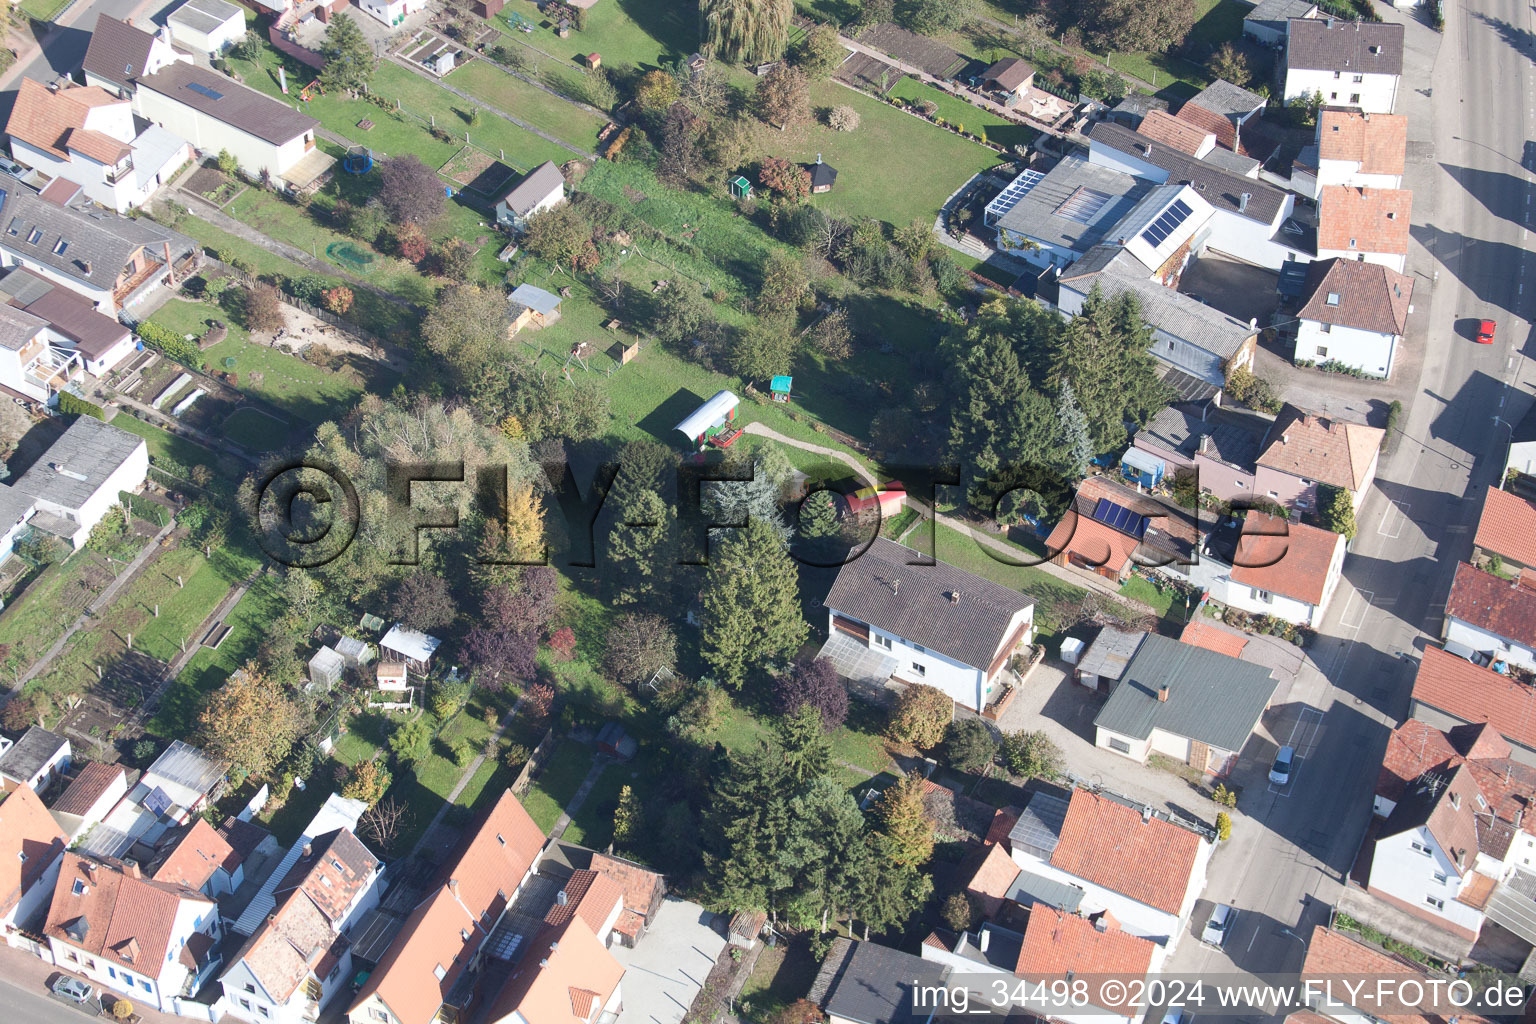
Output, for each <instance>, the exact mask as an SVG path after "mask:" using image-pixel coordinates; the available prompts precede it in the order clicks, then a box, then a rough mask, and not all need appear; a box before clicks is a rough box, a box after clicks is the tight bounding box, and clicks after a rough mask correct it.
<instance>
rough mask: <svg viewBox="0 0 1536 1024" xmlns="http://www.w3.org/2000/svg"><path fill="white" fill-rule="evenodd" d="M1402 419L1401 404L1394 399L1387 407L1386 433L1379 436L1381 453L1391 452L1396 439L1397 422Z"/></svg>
mask: <svg viewBox="0 0 1536 1024" xmlns="http://www.w3.org/2000/svg"><path fill="white" fill-rule="evenodd" d="M1402 417H1403V403H1402V402H1399V401H1398V400H1397V399H1395V398H1394V399H1393V400H1392V404H1391V405H1389V406H1387V423H1386V433H1385V434H1382V435H1381V450H1382V451H1384V452H1389V451H1391V450H1392V445H1393V444H1394V443H1395V438H1396V437H1397V421H1398V420H1400V419H1402Z"/></svg>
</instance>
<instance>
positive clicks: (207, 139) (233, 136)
mask: <svg viewBox="0 0 1536 1024" xmlns="http://www.w3.org/2000/svg"><path fill="white" fill-rule="evenodd" d="M230 88H232V89H238V88H243V86H236V85H231V86H230ZM273 102H276V101H273ZM134 103H135V106H136V109H137V110H138V112H139V113H140V114H141V115H143V116H144V117H146V118H148V119H149V120H151V121H153V122H155V123H156V124H158V125H160V127H162V128H164V129H166V130H167V131H173V132H175V133H176V134H177V135H180V136H181V137H182V138H184V139H186V140H187V141H188V142H190V143H192V145H193V146H195V147H197V148H198V149H200V150H202V151H203V152H204V153H207V154H212V155H217V154H218V153H219V152H221V151H223V150H226V149H227V150H229V153H230V155H231V156H233V157H234V158H235V160H236V162H238V163H239V164H240V167H241V169H242V170H244V171H245V172H246V173H247V174H252V175H259V174H261V172H262V171H266V172H267V173H268V174H271V175H272V176H273V177H277V176H278V175H281V174H282V173H283V172H285V171H287V170H288V169H289V168H290V167H292V166H293V165H294V164H296V163H298V162H299V161H300V160H301V159H303V157H304V154H305V153H306V152H308V149H307V148H306V147H305V145H304V140H305V138H306V137H307V136H308V134H309V133H307V132H306V133H305V134H303V135H297V136H294V137H293V138H292V139H289V140H288V141H287V142H285V143H283V144H282V145H274V144H273V143H270V142H267V141H266V140H265V139H258V138H257V137H256V136H254V135H249V134H247V133H246V132H243V131H241V130H240V129H238V128H236V127H234V126H233V125H228V124H225V123H224V122H223V121H220V120H219V119H218V118H216V117H212V116H210V115H208V114H205V113H203V112H202V111H200V110H196V109H194V108H192V107H189V106H187V105H186V104H184V103H182V102H180V101H178V100H175V99H172V98H171V97H169V96H163V95H161V94H160V93H158V92H155V91H153V90H151V89H147V88H144V87H142V86H141V87H140V88H139V89H138V91H137V92H136V93H135V98H134Z"/></svg>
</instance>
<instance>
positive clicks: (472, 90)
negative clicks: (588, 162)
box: [445, 60, 607, 153]
mask: <svg viewBox="0 0 1536 1024" xmlns="http://www.w3.org/2000/svg"><path fill="white" fill-rule="evenodd" d="M445 81H446V82H447V83H448V84H449V85H452V86H454V87H455V88H458V89H462V90H464V91H465V92H467V93H469V94H470V95H471V96H475V97H477V98H479V99H482V100H484V101H485V102H486V103H488V104H490V105H491V106H493V107H495V108H496V109H498V110H502V111H505V112H506V113H508V114H511V115H512V116H513V117H516V118H518V119H519V120H521V121H526V122H527V123H528V124H531V125H533V126H534V127H535V128H538V129H539V130H541V131H546V132H549V133H550V134H551V135H553V136H555V137H556V138H560V139H564V140H565V141H566V142H569V143H570V144H571V145H573V146H576V147H578V148H580V149H583V150H586V151H587V152H589V153H593V152H596V151H597V133H598V132H600V131H602V129H603V125H605V124H606V123H607V120H606V119H605V118H602V117H599V116H598V115H596V114H592V113H588V112H587V111H585V110H583V109H582V108H580V107H578V106H576V105H575V104H574V103H567V102H565V101H564V100H559V99H556V98H555V97H553V96H551V95H550V94H549V93H547V92H545V91H544V90H543V89H539V88H536V87H535V86H532V85H529V84H528V83H527V82H524V81H523V80H522V79H520V78H514V77H513V76H511V75H509V74H507V73H506V72H505V71H502V70H501V69H500V68H497V67H495V66H493V65H491V64H488V63H486V62H485V61H483V60H473V61H470V62H469V63H468V64H464V65H462V66H460V67H459V68H457V69H456V70H455V71H454V72H453V73H452V74H450V75H449V76H448V77H447V78H446V79H445ZM480 119H481V121H482V122H484V121H489V120H491V116H490V115H488V114H481V115H480Z"/></svg>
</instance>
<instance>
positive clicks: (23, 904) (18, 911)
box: [0, 847, 64, 930]
mask: <svg viewBox="0 0 1536 1024" xmlns="http://www.w3.org/2000/svg"><path fill="white" fill-rule="evenodd" d="M62 863H64V849H63V848H62V847H60V848H59V850H58V851H57V852H55V853H54V855H53V860H52V861H50V862H49V864H48V867H47V868H45V869H44V870H43V873H42V875H41V876H40V877H39V878H38V879H37V881H35V882H33V883H32V888H30V889H28V890H27V891H26V892H24V893H22V894H21V899H19V900H17V901H16V905H15V906H13V907H11V909H10V911H9V912H8V913H7V914H6V915H5V917H4V918H0V924H12V925H15V926H16V927H18V928H27V929H32V930H36V929H37V928H39V927H40V926H41V925H42V924H43V919H44V918H45V917H46V916H47V914H48V907H49V905H50V904H51V903H52V902H53V889H54V886H56V885H57V884H58V882H59V865H60V864H62Z"/></svg>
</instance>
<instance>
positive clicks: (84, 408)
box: [59, 391, 107, 422]
mask: <svg viewBox="0 0 1536 1024" xmlns="http://www.w3.org/2000/svg"><path fill="white" fill-rule="evenodd" d="M59 412H60V413H63V414H64V415H70V414H75V415H80V416H94V417H96V418H97V419H99V420H101V421H102V422H106V419H107V410H105V409H103V408H102V407H101V406H99V405H97V404H96V403H95V402H87V401H86V400H85V399H83V398H81V397H80V396H79V395H76V394H74V393H72V392H69V391H60V392H59Z"/></svg>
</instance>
